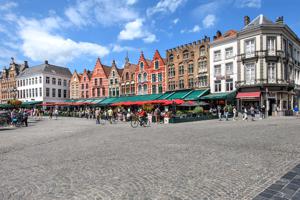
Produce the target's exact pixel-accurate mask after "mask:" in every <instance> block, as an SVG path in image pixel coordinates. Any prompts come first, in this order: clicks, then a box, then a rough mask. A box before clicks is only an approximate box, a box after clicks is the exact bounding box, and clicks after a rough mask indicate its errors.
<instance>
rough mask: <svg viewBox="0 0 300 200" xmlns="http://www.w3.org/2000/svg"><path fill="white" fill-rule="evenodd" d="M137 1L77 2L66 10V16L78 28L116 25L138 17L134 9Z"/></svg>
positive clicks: (95, 0) (105, 0)
mask: <svg viewBox="0 0 300 200" xmlns="http://www.w3.org/2000/svg"><path fill="white" fill-rule="evenodd" d="M136 2H137V0H77V3H76V4H75V5H74V6H71V7H69V8H67V9H66V10H65V15H66V16H67V17H68V19H69V20H70V21H71V22H72V23H73V24H75V25H76V26H79V27H81V26H86V25H94V24H102V25H105V26H109V25H114V24H116V23H119V22H128V21H131V20H133V19H135V18H137V17H138V13H137V12H136V11H135V10H134V9H133V8H132V5H133V4H135V3H136Z"/></svg>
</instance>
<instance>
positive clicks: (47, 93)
mask: <svg viewBox="0 0 300 200" xmlns="http://www.w3.org/2000/svg"><path fill="white" fill-rule="evenodd" d="M26 92H27V91H26ZM26 96H27V94H26ZM46 97H50V88H46Z"/></svg>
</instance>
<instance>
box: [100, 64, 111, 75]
mask: <svg viewBox="0 0 300 200" xmlns="http://www.w3.org/2000/svg"><path fill="white" fill-rule="evenodd" d="M102 66H103V70H104V73H105V75H106V77H109V74H110V70H111V67H109V66H107V65H102Z"/></svg>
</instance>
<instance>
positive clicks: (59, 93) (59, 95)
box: [57, 89, 61, 98]
mask: <svg viewBox="0 0 300 200" xmlns="http://www.w3.org/2000/svg"><path fill="white" fill-rule="evenodd" d="M57 97H59V98H61V89H58V91H57Z"/></svg>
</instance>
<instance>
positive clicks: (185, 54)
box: [183, 50, 189, 59]
mask: <svg viewBox="0 0 300 200" xmlns="http://www.w3.org/2000/svg"><path fill="white" fill-rule="evenodd" d="M188 58H189V51H188V50H185V51H183V59H188Z"/></svg>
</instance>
